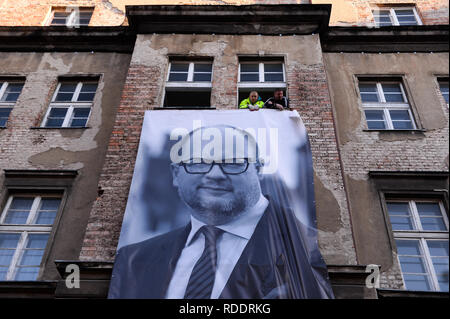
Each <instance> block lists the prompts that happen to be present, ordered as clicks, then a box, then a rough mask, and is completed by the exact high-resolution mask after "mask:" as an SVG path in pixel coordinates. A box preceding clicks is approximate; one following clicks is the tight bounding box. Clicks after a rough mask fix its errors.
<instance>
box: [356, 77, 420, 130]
mask: <svg viewBox="0 0 450 319" xmlns="http://www.w3.org/2000/svg"><path fill="white" fill-rule="evenodd" d="M359 84H376V87H377V95H378V97H379V99H380V102H363V100H362V96H361V92H360V89H359V85H358V91H359V94H360V99H361V103H362V107H363V110H364V111H366V110H368V111H369V110H373V111H383V115H384V119H385V121H384V122H385V125H386V128H385V129H370V128H369V127H368V126H367V129H368V130H375V131H379V130H392V131H402V130H403V129H396V128H394V125H393V123H392V119H391V115H390V113H389V111H392V110H394V111H395V110H407V111H408V114H409V118H410V120H411V123H412V129H406V130H416V129H417V126H416V122H415V120H414V116H413V113H412V111H411V106H410V104H409V102H408V98H407V96H406V93H405V89H404V88H403V84H402V83H401V82H400V81H359ZM382 84H399V86H400V90H401V92H402V97H403V101H406V102H403V103H399V102H386V98H385V96H384V92H383V87H382ZM364 116H365V115H364ZM366 125H368V124H367V119H366Z"/></svg>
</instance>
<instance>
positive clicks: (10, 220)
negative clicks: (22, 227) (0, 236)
mask: <svg viewBox="0 0 450 319" xmlns="http://www.w3.org/2000/svg"><path fill="white" fill-rule="evenodd" d="M29 213H30V211H20V210H14V211H8V215H6V218H5V221H4V223H5V224H26V223H27V219H28V215H29Z"/></svg>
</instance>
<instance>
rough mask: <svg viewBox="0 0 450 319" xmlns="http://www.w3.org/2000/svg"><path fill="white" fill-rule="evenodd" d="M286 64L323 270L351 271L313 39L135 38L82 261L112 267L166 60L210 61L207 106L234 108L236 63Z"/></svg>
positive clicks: (329, 123)
mask: <svg viewBox="0 0 450 319" xmlns="http://www.w3.org/2000/svg"><path fill="white" fill-rule="evenodd" d="M258 54H260V55H264V56H268V55H272V56H279V57H282V58H284V59H285V66H286V74H287V85H288V89H287V92H288V96H289V98H290V100H291V106H293V107H295V108H296V109H297V110H298V111H299V112H300V115H301V116H302V119H303V122H304V123H305V125H306V127H307V129H308V132H309V135H310V140H311V145H312V152H313V162H314V169H315V174H316V176H315V179H316V184H315V187H316V201H317V205H318V209H317V219H318V224H319V229H320V233H319V244H320V247H321V249H322V254H323V256H324V258H325V260H326V262H328V263H330V264H356V255H355V251H354V244H353V238H352V233H351V227H350V217H349V215H348V208H347V201H346V196H345V192H344V186H343V181H342V176H341V170H340V162H339V154H338V151H337V145H336V139H335V133H334V126H333V115H332V111H331V103H330V97H329V93H328V89H327V83H326V75H325V70H324V67H323V62H322V53H321V48H320V42H319V38H318V36H317V35H309V36H288V37H279V36H250V35H249V36H234V35H180V34H174V35H159V34H154V35H151V34H149V35H138V37H137V40H136V44H135V49H134V52H133V56H132V60H131V63H130V70H129V73H128V77H127V80H126V84H125V88H124V94H123V98H122V101H121V106H120V107H119V110H118V115H117V118H116V124H115V127H114V129H113V134H112V137H111V140H110V142H109V145H110V147H109V149H108V153H107V155H106V161H105V165H104V167H103V172H102V176H101V178H100V182H99V185H100V187H101V188H102V189H103V190H104V194H103V196H102V198H101V199H100V200H98V201H97V202H96V203H95V205H94V207H93V209H92V212H91V217H90V221H89V224H88V229H87V233H86V237H85V239H84V245H83V249H82V252H81V255H80V259H82V260H113V258H114V255H115V250H116V246H117V241H118V237H119V234H120V228H121V224H122V218H123V213H124V210H125V204H126V201H127V194H128V191H129V186H130V183H131V177H132V174H133V168H134V161H135V159H136V154H137V148H138V142H139V135H140V132H141V126H142V119H143V116H144V112H145V110H148V109H152V108H154V107H161V106H162V103H163V95H164V85H165V79H166V76H167V70H168V65H169V57H168V56H169V55H182V56H205V57H211V58H213V61H214V62H213V79H212V92H211V105H212V106H213V107H215V108H217V109H236V108H237V103H238V101H237V93H238V91H237V79H238V56H239V55H254V56H258Z"/></svg>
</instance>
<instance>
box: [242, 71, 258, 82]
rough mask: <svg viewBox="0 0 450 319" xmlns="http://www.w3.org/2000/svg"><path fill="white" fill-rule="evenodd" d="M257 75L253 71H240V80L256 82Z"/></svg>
mask: <svg viewBox="0 0 450 319" xmlns="http://www.w3.org/2000/svg"><path fill="white" fill-rule="evenodd" d="M258 81H259V75H258V74H254V73H248V74H242V73H241V82H258Z"/></svg>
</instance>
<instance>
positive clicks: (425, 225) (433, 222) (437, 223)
mask: <svg viewBox="0 0 450 319" xmlns="http://www.w3.org/2000/svg"><path fill="white" fill-rule="evenodd" d="M420 222H421V224H422V229H423V230H436V231H440V230H442V231H445V230H447V227H445V224H444V220H443V218H442V217H420Z"/></svg>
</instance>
